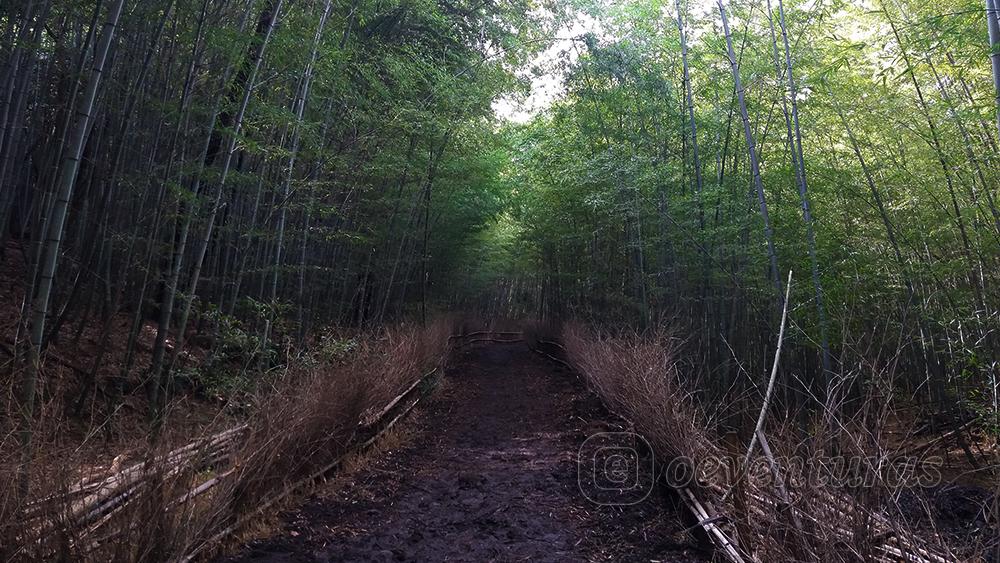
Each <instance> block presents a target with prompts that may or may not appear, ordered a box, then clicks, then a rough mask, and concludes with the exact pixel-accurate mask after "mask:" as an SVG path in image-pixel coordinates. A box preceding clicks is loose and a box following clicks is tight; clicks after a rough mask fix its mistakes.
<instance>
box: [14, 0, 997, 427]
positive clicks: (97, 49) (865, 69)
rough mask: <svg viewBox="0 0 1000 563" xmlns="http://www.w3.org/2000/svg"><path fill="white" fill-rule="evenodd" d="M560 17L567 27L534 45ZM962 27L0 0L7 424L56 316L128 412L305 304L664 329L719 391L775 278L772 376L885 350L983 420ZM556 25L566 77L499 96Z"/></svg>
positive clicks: (985, 187)
mask: <svg viewBox="0 0 1000 563" xmlns="http://www.w3.org/2000/svg"><path fill="white" fill-rule="evenodd" d="M993 2H994V0H989V1H988V2H987V5H993ZM723 7H724V10H725V15H727V16H728V20H726V19H725V18H723V17H722V16H723V13H722V12H721V11H720V9H721V8H723ZM678 9H680V10H681V12H682V13H681V14H678V13H677V11H678ZM119 13H120V15H119ZM580 14H587V18H588V19H589V21H597V22H599V26H598V29H597V31H596V32H595V33H588V34H584V35H580V36H577V37H571V38H566V30H567V29H570V28H571V27H572V22H573V21H574V18H577V17H579V15H580ZM724 21H725V22H726V23H727V24H728V26H729V27H728V29H729V30H730V32H731V33H729V36H728V37H727V33H726V32H725V29H727V28H725V27H724V26H723V22H724ZM986 21H987V14H986V10H984V6H983V5H982V4H980V3H978V2H977V1H972V0H944V1H942V2H935V3H924V2H915V1H909V0H875V1H874V2H868V1H865V2H844V1H841V0H815V1H813V0H809V1H799V0H792V1H790V2H788V3H787V4H784V3H782V2H780V1H778V0H774V1H773V2H770V3H769V2H768V1H767V0H753V1H744V0H739V1H734V2H732V3H727V4H724V5H723V4H722V3H720V4H718V5H713V4H711V3H710V2H706V3H701V4H694V3H692V4H691V5H689V6H684V5H682V4H681V3H678V2H664V1H662V0H629V1H623V2H616V3H611V4H606V3H601V2H584V1H579V2H572V3H561V4H557V3H552V4H541V3H537V2H532V1H530V0H510V1H502V2H486V3H480V2H474V1H470V2H462V1H458V2H455V1H451V0H439V1H435V2H410V1H395V0H391V1H382V0H351V1H346V0H337V1H333V0H296V1H291V0H240V1H237V0H227V1H222V2H215V1H209V0H164V1H161V2H131V1H124V0H89V1H84V2H76V1H59V0H20V1H17V2H8V3H4V4H3V6H2V7H0V37H2V39H0V62H2V63H3V64H2V67H0V69H2V74H0V127H2V129H0V184H2V191H0V237H2V239H3V248H4V253H3V259H4V261H5V262H6V263H7V264H8V265H10V268H8V270H10V271H13V272H17V273H18V274H20V275H22V277H23V283H19V284H17V290H16V291H15V292H14V293H12V294H16V295H20V296H22V297H19V298H18V301H19V302H18V303H16V304H9V305H10V306H9V307H8V309H7V310H9V311H10V314H11V316H12V317H14V316H17V317H18V319H19V321H18V322H16V323H10V324H11V326H10V327H9V329H10V334H9V335H5V336H7V337H8V340H9V341H10V343H11V344H12V345H13V346H11V347H10V348H11V350H12V352H11V353H12V354H13V355H14V356H15V358H16V361H13V362H11V364H10V365H13V366H15V367H16V368H17V369H15V370H13V372H14V374H15V375H16V377H13V378H12V383H11V386H12V388H16V389H17V391H18V394H19V398H18V399H17V400H14V399H11V400H10V401H9V404H10V405H11V406H10V408H9V409H8V412H15V411H18V410H19V411H20V415H21V416H20V418H21V427H22V431H23V432H24V433H23V434H22V435H21V439H22V441H28V440H30V426H31V424H30V422H31V420H32V418H33V417H35V416H36V413H35V412H34V398H35V396H36V394H37V389H36V383H37V381H38V379H39V377H41V376H42V372H41V368H42V366H43V363H44V360H45V357H46V356H45V351H46V350H47V349H48V347H49V346H50V344H51V343H53V342H58V341H59V340H60V339H63V340H66V339H71V340H73V341H74V344H76V343H78V342H79V341H80V339H81V338H82V335H83V334H84V333H85V332H87V331H85V329H88V327H90V328H89V329H88V330H90V332H89V333H93V334H96V335H97V336H96V337H95V340H94V343H95V346H93V347H92V348H91V349H90V350H89V352H90V353H92V355H93V356H96V357H88V359H87V361H88V364H89V365H88V366H86V367H85V368H84V369H82V370H80V371H82V372H83V373H82V377H81V388H80V389H79V396H80V397H81V398H80V399H79V400H78V401H76V403H77V404H78V405H82V404H83V399H82V397H85V396H87V395H88V394H89V393H93V392H94V389H95V388H99V387H101V386H102V385H105V384H108V385H109V386H110V387H112V388H113V389H114V393H111V395H112V396H114V394H115V393H121V392H137V391H140V390H145V393H146V395H147V397H148V399H149V403H150V407H151V409H150V410H151V414H152V415H154V416H153V418H154V419H155V418H156V415H157V414H158V411H159V409H160V408H162V406H163V405H164V403H165V398H166V396H167V395H168V394H169V391H170V389H171V385H172V382H173V374H176V373H177V372H178V371H179V370H178V369H177V368H179V367H181V366H180V364H184V363H185V359H186V356H184V354H183V352H184V350H185V344H186V341H187V340H190V339H192V338H194V337H195V336H197V337H199V338H203V339H205V340H204V347H205V348H212V345H213V344H217V346H216V349H215V350H213V351H212V352H211V353H210V355H209V356H208V361H207V362H206V363H205V366H204V370H203V371H201V372H199V371H192V370H193V367H192V366H191V365H187V366H185V371H184V373H185V374H186V375H188V376H189V377H190V378H192V379H194V380H195V381H194V384H195V385H198V384H199V382H198V381H197V380H198V379H199V377H200V378H202V379H204V380H205V381H201V382H200V384H202V385H203V386H205V387H209V388H215V387H218V386H219V377H218V375H219V374H220V373H222V374H224V373H225V372H226V370H227V369H230V368H234V367H238V368H239V369H240V370H241V373H242V370H251V371H252V370H256V369H258V368H259V369H264V370H266V369H267V368H268V367H269V366H272V365H273V364H275V363H277V362H280V361H281V352H282V351H287V350H289V349H291V348H294V347H297V346H301V345H304V344H307V343H308V342H309V338H308V335H309V334H310V333H313V332H315V329H317V328H318V327H320V326H322V325H350V326H356V327H370V326H378V325H380V324H382V323H384V322H386V321H389V320H392V319H398V318H403V317H411V318H420V319H423V318H425V317H426V314H427V311H428V310H429V309H458V308H463V309H467V310H477V309H478V310H480V311H483V312H486V313H488V314H491V315H510V316H522V315H531V316H538V317H543V318H552V319H558V318H569V317H587V318H589V319H592V320H595V321H597V322H599V323H601V324H605V325H609V326H634V327H639V328H646V327H650V326H651V325H654V324H659V323H665V322H668V321H669V322H670V323H671V324H672V325H675V326H678V327H681V328H680V330H682V331H683V332H684V333H685V334H686V335H687V336H688V340H689V341H690V342H691V343H692V344H693V346H691V354H690V356H689V361H690V362H691V363H692V365H694V366H697V367H698V368H699V369H701V370H703V371H704V372H705V373H711V374H713V375H714V376H717V377H713V378H712V379H710V380H709V381H711V382H715V383H716V384H717V385H718V387H719V388H720V389H726V388H729V386H730V385H732V384H733V383H734V382H735V381H737V379H738V378H737V377H736V376H737V374H738V373H739V372H740V365H742V366H743V368H745V369H749V370H753V371H754V372H755V373H760V372H763V369H764V366H765V364H766V362H767V360H766V358H767V356H768V354H769V352H768V350H769V348H771V347H773V345H774V340H775V332H776V330H775V328H776V327H775V324H776V319H777V318H778V316H779V313H780V311H781V306H782V303H781V295H782V294H783V291H782V287H781V286H782V284H783V280H784V279H785V274H786V273H787V271H788V270H792V271H794V279H795V283H794V286H793V289H792V298H791V302H790V306H791V310H792V311H791V318H792V323H793V328H794V330H792V331H791V335H790V336H789V340H790V341H792V343H793V344H794V348H793V352H791V353H790V355H792V356H793V358H792V359H791V360H790V361H789V362H788V364H787V374H786V377H785V381H786V382H788V387H789V388H791V387H796V388H798V389H799V391H803V392H805V391H812V392H815V393H817V394H818V395H825V394H827V393H828V392H830V388H829V387H828V386H829V384H830V383H831V382H832V383H834V384H838V385H841V387H849V386H851V385H853V383H852V382H854V381H864V380H868V379H871V378H874V377H875V375H873V374H881V373H886V372H889V373H891V374H896V373H899V374H904V375H905V376H906V378H907V380H908V383H909V385H908V386H905V387H904V386H901V387H899V388H900V389H903V388H905V389H908V390H909V391H911V392H913V393H914V394H915V395H917V396H919V397H921V398H923V397H925V396H926V397H927V398H929V399H930V400H933V401H938V402H945V401H948V402H951V401H952V400H953V399H959V400H960V401H963V402H966V404H967V405H968V406H973V407H976V408H980V409H982V410H984V411H986V412H994V413H995V412H996V396H997V369H998V366H997V360H996V358H997V357H998V353H997V352H998V350H1000V337H998V334H997V330H998V316H997V305H998V301H1000V294H998V292H997V291H996V287H997V286H998V284H1000V279H998V278H1000V268H998V266H1000V264H998V262H1000V213H998V209H997V201H996V200H997V198H998V197H1000V194H998V193H997V187H998V185H1000V166H998V158H1000V157H998V150H997V134H998V130H997V125H996V123H997V121H996V111H997V105H996V101H995V100H996V96H997V91H996V85H995V84H994V82H993V81H992V78H991V72H990V70H991V67H990V54H991V52H990V46H989V42H988V41H987V39H986V33H987V25H986ZM681 30H683V33H682V32H681ZM727 40H728V41H727ZM560 42H561V44H563V45H566V46H567V47H566V48H565V49H564V51H563V52H562V53H561V54H560V55H559V56H557V57H556V58H555V59H551V58H550V60H548V61H547V63H546V64H548V65H549V66H552V67H555V68H556V69H557V70H559V71H560V74H559V79H560V80H562V85H563V86H564V91H563V93H562V94H561V95H560V96H559V97H558V98H557V99H555V100H554V101H552V103H551V105H550V107H548V108H547V109H545V110H544V111H542V112H541V113H539V114H537V115H535V116H534V117H533V118H532V119H531V120H530V121H528V122H527V123H524V124H515V123H505V122H503V121H502V120H500V119H497V117H496V116H495V115H494V111H493V106H494V104H495V103H496V102H497V100H498V99H500V98H502V97H504V96H510V95H511V94H514V93H516V92H522V93H523V92H524V91H525V89H526V85H527V82H528V80H527V78H526V75H523V74H522V73H521V71H523V70H524V69H525V68H526V67H527V65H528V64H529V62H530V61H531V60H532V59H533V58H534V57H536V56H537V54H538V53H539V52H542V51H543V50H544V49H545V48H547V47H548V46H550V45H552V44H554V43H560ZM995 58H998V59H1000V57H995ZM997 64H1000V60H998V61H997ZM685 77H689V79H686V78H685ZM737 79H740V80H741V83H742V88H741V89H737V88H736V87H735V86H734V84H735V83H736V80H737ZM95 327H96V328H95ZM89 333H88V334H89ZM150 335H152V336H150ZM144 348H148V349H149V351H150V353H149V357H148V358H147V357H146V356H144V355H142V354H141V353H139V351H141V350H142V349H144ZM5 349H6V347H5ZM95 350H96V351H95ZM235 364H239V366H235ZM22 368H23V369H22ZM251 368H252V369H251ZM22 372H23V373H22ZM192 374H193V375H192ZM199 374H200V375H199ZM842 375H852V376H856V377H848V378H846V379H845V378H842V377H840V376H842ZM857 377H860V379H857ZM223 379H225V376H224V375H223ZM798 380H801V381H802V382H803V384H802V385H799V384H797V383H795V382H796V381H798ZM845 382H847V384H845ZM745 383H746V382H745V381H744V383H743V384H745ZM11 395H12V396H13V395H14V394H13V393H12V394H11ZM80 408H82V407H79V406H78V407H77V411H79V410H80Z"/></svg>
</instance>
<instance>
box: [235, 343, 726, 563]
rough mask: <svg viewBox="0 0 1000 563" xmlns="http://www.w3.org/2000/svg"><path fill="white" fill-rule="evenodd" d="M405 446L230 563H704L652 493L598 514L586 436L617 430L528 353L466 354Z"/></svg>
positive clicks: (557, 372) (566, 378)
mask: <svg viewBox="0 0 1000 563" xmlns="http://www.w3.org/2000/svg"><path fill="white" fill-rule="evenodd" d="M407 427H408V429H409V432H410V435H409V436H408V437H406V438H405V439H404V440H403V443H402V445H401V447H400V448H399V449H395V450H390V451H386V452H383V454H382V455H379V456H378V457H377V459H375V460H373V461H372V462H371V464H369V465H367V466H362V467H359V468H358V469H356V470H355V471H354V473H353V474H348V475H346V476H344V477H342V478H341V479H338V481H336V482H335V483H334V484H332V485H331V486H330V487H329V489H332V490H326V491H322V490H321V491H319V492H318V493H317V494H315V495H314V496H313V497H311V498H310V499H309V500H308V501H307V502H306V503H305V504H304V505H302V506H300V507H298V508H296V509H293V510H290V511H287V512H284V513H282V514H281V516H280V529H279V530H278V531H277V532H276V533H274V535H273V536H272V537H270V538H268V539H264V540H258V541H255V542H252V543H251V544H249V545H248V546H247V547H246V548H245V549H244V550H243V552H242V553H241V554H239V555H237V556H236V557H235V558H233V559H232V560H231V561H241V562H251V561H252V562H264V561H267V562H278V561H327V560H336V561H415V560H419V561H448V560H465V561H486V560H500V561H529V560H539V561H583V560H591V561H600V560H616V561H651V560H653V561H671V562H691V561H707V560H708V559H707V556H706V555H705V554H704V553H702V552H700V551H699V550H698V549H697V548H696V546H695V541H694V538H693V537H692V536H691V535H690V534H689V533H688V532H686V531H685V529H686V528H687V527H688V525H689V524H686V523H685V522H684V521H683V518H682V514H681V512H680V511H679V509H677V508H676V507H674V506H673V505H672V504H671V502H670V500H669V498H667V497H666V496H665V495H663V494H662V493H660V492H654V494H651V495H650V496H649V497H647V498H646V499H645V500H644V501H643V502H640V503H639V504H635V505H631V506H624V507H605V506H598V505H595V504H593V503H591V502H589V501H588V500H587V499H586V498H585V497H584V495H583V494H582V493H581V491H580V489H579V487H578V484H577V452H578V449H579V448H580V445H581V443H582V442H583V441H584V440H585V439H586V437H587V436H589V435H592V434H594V433H597V432H609V431H615V430H621V429H620V428H618V427H617V426H616V424H615V423H614V422H613V417H612V416H611V415H609V414H608V413H607V411H605V410H604V409H603V408H602V407H601V405H600V403H599V401H598V400H597V399H596V398H595V397H593V396H589V395H587V394H585V393H584V391H583V389H582V387H581V385H580V384H579V383H578V381H577V380H576V379H575V377H574V376H573V375H572V374H570V373H568V372H566V371H565V370H562V369H561V368H558V367H557V366H555V364H552V363H549V362H548V361H546V360H544V359H542V358H541V357H540V356H537V355H535V354H533V353H531V351H530V350H528V349H527V347H526V346H523V345H517V346H511V345H493V346H488V347H480V348H474V349H471V350H467V351H465V352H461V353H457V354H456V358H455V361H454V362H453V364H452V367H451V368H450V369H448V371H447V374H446V376H445V378H444V380H443V385H442V388H441V389H439V390H437V391H436V392H435V395H434V397H433V399H432V401H431V402H430V403H428V404H427V405H425V406H424V407H422V408H420V409H418V416H417V417H416V418H415V419H413V420H411V421H410V422H408V423H407Z"/></svg>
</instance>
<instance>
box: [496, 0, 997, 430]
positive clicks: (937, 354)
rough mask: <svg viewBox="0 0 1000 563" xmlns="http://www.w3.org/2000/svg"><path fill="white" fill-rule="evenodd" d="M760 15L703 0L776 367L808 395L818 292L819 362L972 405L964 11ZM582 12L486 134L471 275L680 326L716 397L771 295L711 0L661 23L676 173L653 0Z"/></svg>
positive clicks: (585, 311) (977, 280) (526, 306)
mask: <svg viewBox="0 0 1000 563" xmlns="http://www.w3.org/2000/svg"><path fill="white" fill-rule="evenodd" d="M782 7H783V9H784V11H785V15H784V18H785V22H784V25H782V23H781V17H780V13H779V5H778V2H777V0H775V1H774V2H772V3H771V5H770V6H768V4H767V3H766V2H763V1H759V2H758V1H753V2H733V3H728V4H727V5H726V11H727V15H728V17H729V20H730V25H731V28H732V33H733V38H732V39H733V44H734V48H735V54H736V58H737V59H738V65H739V66H738V68H739V73H740V76H741V78H742V83H743V87H744V89H745V99H746V105H747V111H748V114H749V118H750V127H751V130H752V134H753V137H754V139H755V142H756V149H757V155H758V157H759V160H760V174H761V180H762V184H763V188H764V194H765V197H766V204H767V207H768V211H769V219H770V222H771V227H772V229H773V232H774V245H775V248H776V255H777V256H776V258H777V263H778V264H779V269H780V270H781V272H780V274H781V275H780V277H781V279H784V277H785V273H786V272H787V270H789V269H791V270H793V271H794V274H795V283H794V286H793V291H792V298H791V308H792V322H793V325H794V327H795V330H793V331H792V335H791V337H792V339H793V341H794V342H795V343H796V344H797V349H798V352H797V353H796V354H795V356H794V357H793V359H792V362H793V363H792V365H791V366H790V367H789V371H790V374H789V377H790V379H789V380H790V381H794V379H791V378H800V379H803V380H805V381H807V382H809V381H815V382H816V386H815V390H816V391H817V392H822V391H823V387H824V386H823V385H822V379H821V377H820V375H819V373H820V372H822V369H821V367H820V366H821V362H819V359H818V358H819V352H820V350H819V349H820V348H821V344H822V340H823V339H822V331H821V321H820V316H819V313H818V310H817V309H818V308H817V307H816V296H817V294H821V295H822V296H823V297H824V301H825V303H824V306H825V310H826V311H827V312H828V313H827V315H828V317H829V319H830V320H829V323H828V324H829V327H828V333H829V334H828V340H829V342H830V346H831V348H832V349H833V350H832V352H833V356H834V357H835V359H839V361H835V362H834V363H833V365H832V366H831V370H832V371H833V372H835V373H844V374H851V373H853V374H855V375H858V374H860V375H862V377H863V378H869V377H875V374H878V373H880V372H881V371H882V370H885V369H888V368H892V369H889V371H890V372H891V373H897V368H900V366H901V369H898V373H900V374H905V375H906V376H907V377H908V378H909V381H910V383H911V385H910V386H909V387H908V388H909V389H910V391H911V392H914V393H917V394H918V395H917V396H918V397H922V396H924V394H925V393H927V392H930V393H931V396H932V397H933V398H934V399H935V400H943V399H944V398H945V395H946V394H948V393H947V390H958V391H959V396H960V397H961V398H962V399H969V398H972V399H973V403H972V405H971V406H980V407H988V410H991V411H992V410H993V408H995V394H996V385H997V380H996V379H997V375H996V374H997V369H998V366H997V360H996V358H997V351H998V349H1000V348H998V342H1000V340H998V336H997V330H998V328H1000V324H998V316H997V305H998V303H1000V293H998V292H997V290H996V288H997V287H998V284H1000V216H998V214H997V204H996V200H997V197H998V193H997V188H998V186H1000V160H998V158H1000V156H998V152H997V148H996V147H997V145H996V138H997V133H998V132H997V127H996V111H997V106H996V104H995V97H996V89H995V86H994V84H993V82H992V80H991V78H990V60H989V54H990V50H989V43H988V41H987V40H986V21H985V17H984V16H985V13H984V10H983V6H982V4H980V3H978V2H971V1H965V0H960V1H954V2H953V1H948V2H943V3H942V2H937V3H933V4H928V3H923V2H893V1H891V0H887V1H884V2H874V3H870V2H866V3H850V2H840V1H832V2H831V1H823V2H787V3H785V4H784V5H783V6H782ZM593 10H594V13H595V14H596V15H597V16H598V19H599V20H600V21H601V22H602V27H601V33H600V34H598V35H588V36H583V37H579V38H577V40H575V41H574V42H573V44H572V47H571V49H570V50H571V51H572V52H575V53H577V54H578V55H579V56H578V57H577V58H573V59H572V60H568V61H567V63H566V64H568V69H567V73H566V78H565V93H564V95H563V96H562V97H560V98H559V99H558V100H557V101H555V103H554V104H553V106H552V107H551V108H550V109H548V110H547V111H545V112H543V113H542V114H540V115H538V116H536V117H535V118H534V119H532V120H531V121H530V122H528V123H527V124H525V125H523V126H513V125H512V126H508V127H505V128H504V129H503V130H502V131H501V133H500V134H499V136H500V137H501V140H500V141H498V142H500V143H503V144H505V146H506V147H507V150H508V151H509V152H510V154H511V157H510V161H509V163H508V164H507V167H508V168H507V171H506V172H505V177H507V178H509V180H510V183H511V188H510V189H511V191H510V194H511V196H510V208H509V210H508V212H507V214H506V215H504V216H503V221H502V222H501V223H500V228H498V229H496V230H495V233H496V235H495V236H494V237H493V238H492V239H491V240H488V241H486V242H485V243H484V245H483V248H484V251H485V252H493V253H494V255H497V256H499V255H508V256H512V257H516V260H510V261H508V262H506V266H505V267H503V268H497V267H496V266H495V265H493V264H492V263H491V262H490V261H487V262H486V268H487V269H489V270H491V271H494V272H496V274H497V276H498V278H502V279H503V280H505V281H504V282H503V287H505V288H506V289H507V290H512V291H513V293H512V299H510V301H505V302H504V303H509V305H506V306H509V307H511V308H512V309H513V310H514V311H515V312H523V311H528V312H531V313H538V314H542V315H555V316H563V317H568V316H586V317H589V318H592V319H594V320H596V321H598V322H600V323H604V324H615V323H621V322H625V323H628V324H632V325H639V326H642V325H648V324H649V323H650V322H658V319H670V322H671V323H672V324H675V325H676V324H680V325H681V326H684V327H687V328H685V329H684V332H685V333H686V334H687V335H689V339H691V340H692V341H694V342H695V343H696V345H697V349H699V350H700V351H701V352H700V357H698V358H695V359H692V362H693V363H694V364H695V365H698V366H699V367H700V368H702V369H705V368H707V369H710V370H714V371H715V372H716V373H718V374H720V375H722V376H724V377H721V378H716V379H715V381H717V382H719V385H720V387H721V388H722V389H726V388H728V386H729V385H730V383H731V382H732V378H733V377H734V376H735V373H736V370H737V366H736V359H737V358H738V359H739V361H741V362H745V363H746V365H745V366H744V367H748V366H752V369H755V370H757V372H758V373H759V372H763V371H764V369H765V366H766V363H767V361H768V355H767V353H765V352H766V351H767V349H768V347H769V346H773V342H774V340H775V337H776V334H775V333H776V330H775V322H776V319H777V311H778V310H780V304H779V294H778V292H777V291H776V289H775V287H774V284H773V283H772V281H771V278H770V276H769V274H768V270H769V267H768V257H767V244H766V243H767V240H766V233H765V230H764V224H763V222H762V220H761V214H760V210H759V207H760V203H759V201H758V199H757V197H756V194H755V193H754V185H753V181H752V174H753V169H752V167H751V163H750V161H749V159H748V153H747V143H746V139H745V137H744V134H743V130H742V125H741V123H740V109H739V106H738V100H737V97H736V95H735V91H734V86H733V75H732V72H731V68H730V64H729V59H728V57H727V54H726V43H725V37H724V35H723V32H722V27H721V24H720V13H719V10H718V7H717V6H715V5H714V4H710V3H705V4H704V5H700V4H699V5H692V7H691V12H692V13H691V14H685V15H684V18H685V22H684V23H685V28H686V33H687V35H688V43H689V45H688V47H689V53H688V61H687V63H688V65H689V67H690V76H691V79H690V80H691V85H690V86H691V90H692V98H693V109H694V116H695V117H694V118H695V123H696V125H697V128H696V131H697V139H696V140H697V151H698V155H697V158H698V160H697V162H699V163H700V169H698V170H697V171H696V170H695V162H696V160H695V155H694V146H695V145H694V144H693V143H692V136H691V124H690V121H689V117H688V111H687V106H686V102H685V85H684V83H683V77H684V73H683V65H684V61H683V60H682V57H681V46H680V36H679V33H678V28H677V25H676V20H674V18H676V11H675V9H674V5H673V3H672V2H650V1H648V0H642V1H638V2H624V3H617V4H615V5H614V6H610V7H595V8H593ZM782 28H786V29H787V34H788V38H789V46H790V60H791V61H792V62H791V64H792V65H793V77H794V79H795V83H794V88H795V90H796V92H795V101H796V107H795V111H796V112H797V114H798V119H799V122H800V123H799V124H798V125H796V124H794V123H793V120H792V116H790V113H791V112H792V111H793V107H792V104H791V100H792V93H791V87H792V86H790V85H789V83H788V81H787V72H788V69H787V65H786V58H785V50H784V45H783V41H782ZM786 118H787V119H788V122H787V123H786ZM795 127H800V131H801V138H802V154H803V162H804V165H805V166H804V167H805V170H806V178H807V186H808V191H807V192H806V199H807V201H808V202H809V204H810V207H811V215H812V221H813V226H814V231H815V247H816V248H815V255H816V264H817V273H818V277H817V279H816V280H815V282H814V280H813V279H812V278H811V275H810V273H811V260H810V248H809V238H810V237H809V233H808V230H807V227H808V224H807V222H806V221H805V220H804V216H803V211H802V197H800V193H799V189H798V174H797V169H796V166H795V159H794V157H793V152H792V151H793V147H794V143H793V142H792V141H793V140H794V139H795V133H794V130H795V129H794V128H795ZM848 129H850V135H852V136H853V140H852V138H851V137H850V135H849V132H848ZM696 172H698V173H700V176H701V178H698V174H696ZM511 249H514V250H511ZM897 356H901V358H898V359H900V360H901V363H900V364H899V365H897V362H896V361H894V360H893V358H897ZM841 381H842V380H841ZM928 383H929V385H928ZM991 393H992V396H991ZM949 396H951V397H952V398H954V397H955V395H953V394H950V395H949Z"/></svg>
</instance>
